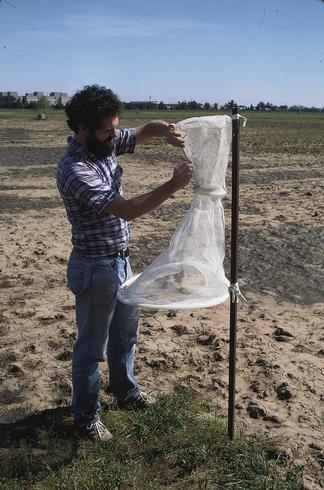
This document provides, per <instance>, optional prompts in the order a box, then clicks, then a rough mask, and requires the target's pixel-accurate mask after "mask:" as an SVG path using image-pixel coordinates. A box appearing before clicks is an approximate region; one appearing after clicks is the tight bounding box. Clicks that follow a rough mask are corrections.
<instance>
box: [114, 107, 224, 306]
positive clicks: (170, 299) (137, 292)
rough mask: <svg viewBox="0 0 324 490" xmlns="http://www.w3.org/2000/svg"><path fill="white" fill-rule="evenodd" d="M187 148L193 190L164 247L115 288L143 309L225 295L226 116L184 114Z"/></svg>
mask: <svg viewBox="0 0 324 490" xmlns="http://www.w3.org/2000/svg"><path fill="white" fill-rule="evenodd" d="M176 127H177V128H178V129H179V130H180V131H181V132H182V133H183V134H184V135H185V153H186V155H187V158H188V159H189V160H191V162H192V164H193V167H194V175H195V181H196V183H195V195H194V198H193V201H192V204H191V206H190V209H189V210H188V211H187V213H186V214H185V216H184V217H183V219H182V221H181V222H180V223H179V225H178V226H177V228H176V230H175V232H174V234H173V236H172V238H171V240H170V244H169V246H168V248H167V249H166V250H164V251H163V252H162V253H161V254H160V255H159V256H158V257H156V258H155V260H154V261H153V262H152V263H151V264H150V265H149V266H148V267H147V268H146V269H145V270H144V271H143V272H142V273H141V274H139V275H137V276H135V277H133V278H131V279H130V280H128V281H126V282H125V283H124V284H123V285H121V286H120V287H119V290H118V293H117V297H118V299H119V300H120V301H122V302H123V303H127V304H136V305H138V306H141V307H145V308H153V309H167V310H180V309H192V308H204V307H211V306H215V305H217V304H219V303H222V302H224V301H225V300H226V299H227V298H228V297H229V292H228V286H229V281H228V280H227V278H226V277H225V272H224V268H223V260H224V256H225V224H224V211H223V206H222V198H223V197H224V196H225V194H226V187H225V176H226V169H227V164H228V157H229V150H230V145H231V139H232V120H231V118H230V117H229V116H206V117H194V118H190V119H185V120H184V121H180V122H179V123H177V125H176Z"/></svg>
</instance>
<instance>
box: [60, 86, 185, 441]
mask: <svg viewBox="0 0 324 490" xmlns="http://www.w3.org/2000/svg"><path fill="white" fill-rule="evenodd" d="M121 112H122V104H121V101H120V100H119V98H118V97H117V95H116V94H114V93H113V92H112V91H111V90H109V89H106V88H105V87H99V86H98V85H92V86H86V87H85V88H84V89H83V90H81V91H79V92H77V93H76V94H75V95H74V96H73V97H72V99H71V101H70V102H69V104H68V105H67V107H66V114H67V117H68V120H67V123H68V126H69V128H70V129H71V130H72V131H73V132H74V133H75V135H74V137H70V138H69V139H68V146H67V149H66V152H65V154H64V155H63V157H62V158H61V160H60V162H59V164H58V168H57V187H58V189H59V192H60V194H61V197H62V199H63V203H64V206H65V208H66V213H67V218H68V220H69V222H70V224H71V225H72V245H73V248H72V252H71V255H70V258H69V261H68V268H67V282H68V286H69V288H70V289H71V291H72V293H73V294H74V295H75V312H76V324H77V330H78V335H77V339H76V342H75V344H74V347H73V355H72V385H73V397H72V411H73V414H74V418H75V423H76V425H77V427H78V429H79V430H80V432H81V433H82V434H84V435H87V436H90V437H92V438H98V439H99V440H101V441H103V442H106V441H109V440H110V439H111V437H112V435H111V433H110V432H109V430H108V429H107V428H106V427H105V426H104V424H103V423H102V422H101V420H100V416H99V411H100V404H99V387H100V371H99V362H101V361H105V360H107V362H108V367H109V385H110V390H111V392H112V393H113V395H114V396H115V398H116V400H117V403H118V405H119V407H121V408H123V407H127V406H131V407H133V408H135V409H136V408H145V407H146V406H148V404H149V403H150V399H149V398H148V397H147V395H146V394H145V393H144V392H143V391H142V390H141V389H140V387H139V385H138V382H137V380H136V378H135V376H134V357H135V346H136V342H137V338H138V310H137V308H136V307H134V306H129V305H125V304H123V303H121V302H119V301H118V300H117V297H116V294H117V290H118V287H119V285H120V284H122V283H123V282H125V281H126V279H129V278H130V277H131V276H132V270H131V266H130V262H129V251H128V243H129V238H130V225H129V221H130V220H132V219H134V218H137V217H139V216H141V215H143V214H144V213H147V212H149V211H152V210H153V209H155V208H156V207H157V206H159V205H160V204H161V203H163V202H164V201H165V200H166V199H168V198H169V197H170V196H171V195H172V194H174V193H175V192H176V191H177V190H178V189H181V188H183V187H185V186H186V185H187V184H188V183H189V181H190V179H191V177H192V167H191V164H190V162H185V163H183V164H181V165H180V166H179V167H176V168H175V169H174V171H173V175H172V177H171V178H170V179H169V180H168V181H167V182H165V183H163V184H162V185H160V186H159V187H157V188H155V189H154V190H152V191H151V192H148V193H146V194H142V195H139V196H138V197H134V198H132V199H125V198H124V197H123V193H122V186H121V177H122V174H123V169H122V168H121V167H120V166H119V165H118V162H117V157H118V156H119V155H122V154H124V153H133V152H134V149H135V146H136V145H138V144H142V143H145V142H146V141H147V140H148V139H150V138H153V137H154V138H155V137H162V138H166V140H167V142H168V143H169V144H171V145H174V146H178V147H180V148H183V147H184V141H183V138H182V136H181V134H180V133H178V132H177V131H176V129H175V125H174V124H169V123H167V122H165V121H160V120H155V121H151V122H148V123H146V124H143V125H141V126H138V127H135V128H131V129H118V124H119V116H120V114H121ZM144 175H145V168H143V174H142V176H141V175H139V181H140V180H141V178H142V177H143V176H144Z"/></svg>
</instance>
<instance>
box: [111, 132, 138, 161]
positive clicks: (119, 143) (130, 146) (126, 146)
mask: <svg viewBox="0 0 324 490" xmlns="http://www.w3.org/2000/svg"><path fill="white" fill-rule="evenodd" d="M135 145H136V132H135V128H130V129H119V131H118V135H117V138H116V146H115V152H116V155H117V156H118V155H123V153H134V150H135Z"/></svg>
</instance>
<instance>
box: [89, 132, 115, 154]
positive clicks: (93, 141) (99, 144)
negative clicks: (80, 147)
mask: <svg viewBox="0 0 324 490" xmlns="http://www.w3.org/2000/svg"><path fill="white" fill-rule="evenodd" d="M86 145H87V147H88V148H89V150H90V151H91V152H92V153H93V154H94V155H95V156H96V157H97V158H98V159H101V158H106V157H110V156H111V155H112V153H113V152H114V150H115V142H114V140H113V139H112V138H107V139H106V140H105V141H99V140H98V139H97V138H96V137H95V135H94V134H93V133H90V134H89V136H88V137H87V141H86Z"/></svg>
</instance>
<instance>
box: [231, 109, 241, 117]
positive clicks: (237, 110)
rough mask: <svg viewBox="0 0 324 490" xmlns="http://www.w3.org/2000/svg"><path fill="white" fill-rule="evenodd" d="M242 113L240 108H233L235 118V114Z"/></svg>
mask: <svg viewBox="0 0 324 490" xmlns="http://www.w3.org/2000/svg"><path fill="white" fill-rule="evenodd" d="M239 113H240V108H239V107H233V108H232V116H234V115H235V114H239Z"/></svg>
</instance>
